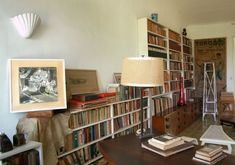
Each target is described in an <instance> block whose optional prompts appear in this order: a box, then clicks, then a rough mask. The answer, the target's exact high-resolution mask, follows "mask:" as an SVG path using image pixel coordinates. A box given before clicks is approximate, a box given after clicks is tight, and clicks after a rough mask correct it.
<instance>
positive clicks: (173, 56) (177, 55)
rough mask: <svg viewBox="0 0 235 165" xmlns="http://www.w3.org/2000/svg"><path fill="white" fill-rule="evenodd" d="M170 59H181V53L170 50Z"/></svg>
mask: <svg viewBox="0 0 235 165" xmlns="http://www.w3.org/2000/svg"><path fill="white" fill-rule="evenodd" d="M170 59H171V60H176V61H181V54H180V53H177V52H170Z"/></svg>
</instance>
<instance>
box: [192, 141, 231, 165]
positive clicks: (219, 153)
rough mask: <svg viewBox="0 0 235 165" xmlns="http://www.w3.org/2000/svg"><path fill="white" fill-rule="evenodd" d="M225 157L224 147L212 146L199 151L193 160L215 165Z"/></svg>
mask: <svg viewBox="0 0 235 165" xmlns="http://www.w3.org/2000/svg"><path fill="white" fill-rule="evenodd" d="M225 157H226V154H224V153H223V149H222V146H219V145H214V144H210V145H206V146H204V147H202V148H200V149H198V150H197V151H196V153H195V156H194V157H193V160H195V161H199V162H202V163H205V164H215V163H217V162H218V161H220V160H222V159H224V158H225Z"/></svg>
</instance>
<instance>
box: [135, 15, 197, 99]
mask: <svg viewBox="0 0 235 165" xmlns="http://www.w3.org/2000/svg"><path fill="white" fill-rule="evenodd" d="M192 49H193V41H192V40H191V39H189V38H187V37H185V36H182V35H181V34H180V33H178V32H175V31H174V30H172V29H170V28H167V27H166V26H164V25H161V24H159V23H157V22H154V21H153V20H151V19H149V18H140V19H139V20H138V51H139V56H149V57H161V58H163V60H164V81H165V82H164V93H165V94H170V95H171V97H172V98H177V97H178V96H177V95H178V94H177V93H178V92H179V90H180V77H183V78H184V87H185V94H186V99H187V100H189V99H190V98H191V97H192V91H193V89H194V56H193V50H192Z"/></svg>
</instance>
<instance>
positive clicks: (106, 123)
mask: <svg viewBox="0 0 235 165" xmlns="http://www.w3.org/2000/svg"><path fill="white" fill-rule="evenodd" d="M128 91H129V94H128V95H129V96H125V98H129V99H126V100H120V101H116V102H112V103H107V104H104V105H100V106H95V107H91V108H83V109H82V108H70V109H69V111H70V114H71V115H70V119H69V127H70V128H71V129H72V133H71V134H69V135H68V136H67V137H66V138H65V152H63V153H61V154H59V155H58V159H59V164H85V165H88V164H92V163H94V162H95V161H97V160H99V159H100V158H102V157H103V156H102V155H101V154H100V151H99V148H98V142H99V141H102V140H104V139H108V138H116V137H119V136H122V135H127V134H130V133H134V132H136V130H137V129H139V125H140V119H139V116H140V114H139V113H140V98H139V97H137V96H134V95H132V94H131V91H132V92H133V91H134V90H133V89H130V88H128ZM132 97H133V98H132ZM147 99H148V98H147V96H145V98H144V100H145V101H144V127H147V122H148V120H149V117H148V114H147V109H148V108H149V107H148V105H147Z"/></svg>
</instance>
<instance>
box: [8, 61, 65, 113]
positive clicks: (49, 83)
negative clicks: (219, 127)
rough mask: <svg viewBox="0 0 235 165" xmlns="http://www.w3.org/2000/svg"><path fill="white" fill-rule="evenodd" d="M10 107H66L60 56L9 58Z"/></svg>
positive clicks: (46, 108) (11, 109)
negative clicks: (52, 57)
mask: <svg viewBox="0 0 235 165" xmlns="http://www.w3.org/2000/svg"><path fill="white" fill-rule="evenodd" d="M9 65H10V111H11V112H29V111H43V110H55V109H64V108H66V106H67V105H66V88H65V67H64V60H63V59H10V60H9Z"/></svg>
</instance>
